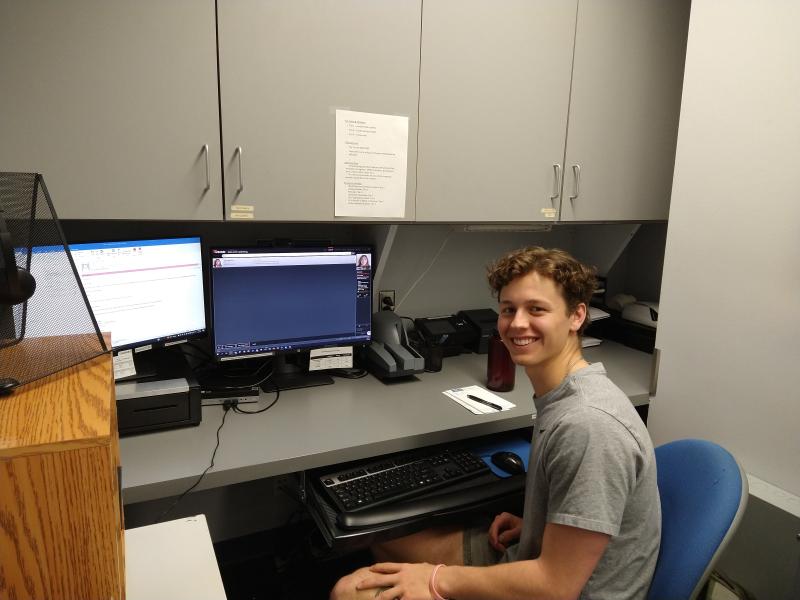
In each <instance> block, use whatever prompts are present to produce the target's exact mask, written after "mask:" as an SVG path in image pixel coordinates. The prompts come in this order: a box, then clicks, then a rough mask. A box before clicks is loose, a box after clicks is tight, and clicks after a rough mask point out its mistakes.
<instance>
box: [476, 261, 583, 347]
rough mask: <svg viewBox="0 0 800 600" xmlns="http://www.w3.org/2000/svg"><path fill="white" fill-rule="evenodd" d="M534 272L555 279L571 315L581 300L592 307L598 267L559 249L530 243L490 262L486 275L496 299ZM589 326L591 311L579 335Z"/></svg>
mask: <svg viewBox="0 0 800 600" xmlns="http://www.w3.org/2000/svg"><path fill="white" fill-rule="evenodd" d="M534 272H535V273H538V274H539V275H541V276H542V277H548V278H550V279H552V280H553V281H554V282H555V283H556V284H557V286H558V289H559V290H560V291H561V295H562V296H563V298H564V301H565V302H566V304H567V314H568V315H570V314H572V313H573V312H575V309H576V308H578V305H579V304H581V303H583V304H585V305H586V306H587V308H588V306H589V301H590V300H591V299H592V294H594V291H595V290H596V289H597V276H596V272H595V269H594V268H593V267H589V266H587V265H584V264H583V263H581V262H580V261H578V260H576V259H575V258H573V256H572V255H571V254H569V253H568V252H565V251H564V250H560V249H558V248H542V247H541V246H528V247H527V248H519V249H517V250H513V251H511V252H509V253H508V254H506V255H505V256H503V257H501V258H500V259H498V260H497V261H496V262H494V263H493V264H491V265H489V267H488V268H487V273H486V275H487V278H488V279H489V285H490V286H491V288H492V292H493V294H494V296H495V298H499V297H500V291H501V290H502V289H503V288H504V287H505V286H507V285H508V284H509V283H511V282H512V281H513V280H514V279H517V278H519V277H523V276H525V275H527V274H528V273H534ZM588 326H589V314H588V311H587V314H586V319H585V320H584V322H583V325H581V328H580V329H579V330H578V335H582V334H583V332H584V330H585V329H586V328H587V327H588Z"/></svg>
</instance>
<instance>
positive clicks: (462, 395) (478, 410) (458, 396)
mask: <svg viewBox="0 0 800 600" xmlns="http://www.w3.org/2000/svg"><path fill="white" fill-rule="evenodd" d="M442 393H443V394H444V395H445V396H448V397H450V398H452V399H453V400H455V401H456V402H458V403H459V404H460V405H461V406H463V407H464V408H466V409H467V410H468V411H470V412H472V413H475V414H476V415H485V414H488V413H496V412H499V411H497V410H495V409H493V408H492V407H491V406H486V405H485V404H481V403H480V402H475V401H474V400H470V399H469V398H468V397H467V396H468V395H470V394H471V395H473V396H477V397H478V398H483V399H484V400H486V401H487V402H491V403H492V404H497V406H499V407H501V409H502V410H511V409H512V408H514V407H515V406H516V404H514V403H513V402H509V401H508V400H506V399H505V398H501V397H500V396H498V395H497V394H493V393H492V392H490V391H489V390H487V389H485V388H482V387H481V386H479V385H470V386H467V387H462V388H453V389H451V390H445V391H444V392H442Z"/></svg>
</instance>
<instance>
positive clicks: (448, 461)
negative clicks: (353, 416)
mask: <svg viewBox="0 0 800 600" xmlns="http://www.w3.org/2000/svg"><path fill="white" fill-rule="evenodd" d="M488 472H490V469H489V467H488V466H487V465H486V463H485V462H484V461H483V459H482V458H481V457H480V456H477V455H475V454H473V453H472V452H470V451H468V450H461V449H445V450H442V449H439V450H436V451H435V452H432V453H420V452H419V451H414V452H409V453H402V454H394V455H390V456H384V457H381V458H379V459H376V460H374V461H372V462H367V463H361V464H359V465H356V466H351V467H348V468H345V469H343V470H341V471H336V472H332V473H327V474H324V475H320V476H317V477H316V479H317V483H318V487H319V489H320V490H322V491H323V492H324V494H325V496H327V498H329V499H330V500H331V501H332V502H333V504H334V505H335V506H336V507H337V508H338V509H339V510H340V511H342V512H355V511H360V510H364V509H367V508H373V507H375V506H381V505H383V504H388V503H390V502H397V501H399V500H405V499H407V498H413V497H414V496H419V495H421V494H425V493H427V492H429V491H431V490H435V489H438V488H443V487H446V486H448V485H453V484H454V483H456V482H459V481H463V480H465V479H471V478H473V477H477V476H479V475H483V474H485V473H488Z"/></svg>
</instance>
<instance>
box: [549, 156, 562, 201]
mask: <svg viewBox="0 0 800 600" xmlns="http://www.w3.org/2000/svg"><path fill="white" fill-rule="evenodd" d="M560 182H561V165H560V164H558V163H553V194H552V195H551V196H550V200H555V199H556V198H558V197H559V196H560V195H561V193H560V190H561V183H560Z"/></svg>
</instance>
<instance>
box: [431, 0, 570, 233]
mask: <svg viewBox="0 0 800 600" xmlns="http://www.w3.org/2000/svg"><path fill="white" fill-rule="evenodd" d="M575 13H576V1H575V0H573V1H569V2H567V1H564V0H550V1H542V2H530V1H528V0H513V1H504V2H494V1H491V0H429V1H428V2H426V3H425V13H424V16H423V28H422V61H421V74H420V129H419V161H418V173H417V220H419V221H547V220H555V216H556V210H557V209H558V198H557V194H558V191H557V190H558V182H556V181H554V179H555V171H554V168H553V165H554V164H559V165H560V164H562V162H563V156H564V137H565V131H566V121H567V109H568V106H569V84H570V65H571V62H572V48H573V38H574V31H575ZM553 196H556V197H555V198H553ZM554 209H555V210H554Z"/></svg>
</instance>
